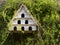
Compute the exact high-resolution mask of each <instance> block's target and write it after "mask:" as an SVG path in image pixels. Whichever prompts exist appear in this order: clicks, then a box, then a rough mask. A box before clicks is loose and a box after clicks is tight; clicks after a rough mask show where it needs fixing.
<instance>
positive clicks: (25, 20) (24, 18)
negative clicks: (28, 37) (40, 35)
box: [8, 4, 38, 32]
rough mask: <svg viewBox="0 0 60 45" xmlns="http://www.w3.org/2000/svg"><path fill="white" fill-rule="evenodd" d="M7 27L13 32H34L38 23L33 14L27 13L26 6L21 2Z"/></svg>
mask: <svg viewBox="0 0 60 45" xmlns="http://www.w3.org/2000/svg"><path fill="white" fill-rule="evenodd" d="M8 28H9V31H13V32H14V31H15V32H19V31H24V32H35V31H37V30H38V25H37V22H36V21H35V19H34V18H33V16H32V15H31V14H30V13H29V11H28V9H27V7H26V6H25V5H24V4H22V5H21V6H20V8H19V9H18V11H17V13H16V14H15V15H14V16H13V18H12V20H11V21H10V23H9V24H8Z"/></svg>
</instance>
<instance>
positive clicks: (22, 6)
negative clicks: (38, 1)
mask: <svg viewBox="0 0 60 45" xmlns="http://www.w3.org/2000/svg"><path fill="white" fill-rule="evenodd" d="M22 8H24V10H26V11H27V13H28V14H29V15H30V16H31V18H32V19H33V20H34V22H35V24H36V25H37V26H38V21H37V20H36V18H35V17H33V16H32V15H31V13H30V12H29V10H28V9H27V7H26V6H25V5H24V4H22V5H21V6H20V8H19V9H18V10H17V12H16V14H15V15H14V16H13V18H12V20H13V19H14V17H15V16H16V15H17V14H18V12H20V11H21V10H22ZM12 20H11V21H12ZM11 21H10V22H11ZM9 24H10V23H9ZM9 24H8V25H9Z"/></svg>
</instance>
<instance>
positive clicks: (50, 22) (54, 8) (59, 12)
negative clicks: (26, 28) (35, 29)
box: [0, 0, 60, 45]
mask: <svg viewBox="0 0 60 45" xmlns="http://www.w3.org/2000/svg"><path fill="white" fill-rule="evenodd" d="M22 3H23V4H25V5H26V6H27V8H28V9H29V11H30V13H31V14H32V15H33V17H35V18H36V19H37V21H38V22H39V24H41V25H39V26H40V29H41V30H40V33H41V34H40V35H41V37H42V40H43V43H44V45H60V9H59V8H60V4H58V3H56V2H55V1H54V0H50V1H49V0H28V1H27V0H17V1H16V0H7V1H6V3H5V4H4V5H3V6H2V7H0V45H1V43H2V42H5V43H3V45H8V44H10V45H20V42H19V41H16V42H14V38H12V37H11V36H10V35H9V36H7V34H9V33H8V28H7V24H8V23H9V21H10V20H11V19H12V17H13V15H14V12H15V11H17V10H18V8H19V7H20V5H21V4H22ZM1 14H2V15H1ZM3 25H4V26H3ZM6 37H7V39H6ZM26 37H27V38H26V39H25V43H26V44H25V45H33V44H32V42H31V41H33V38H30V37H28V36H26ZM4 40H5V41H4ZM35 44H36V45H41V44H40V42H39V40H38V39H37V38H36V43H35Z"/></svg>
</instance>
